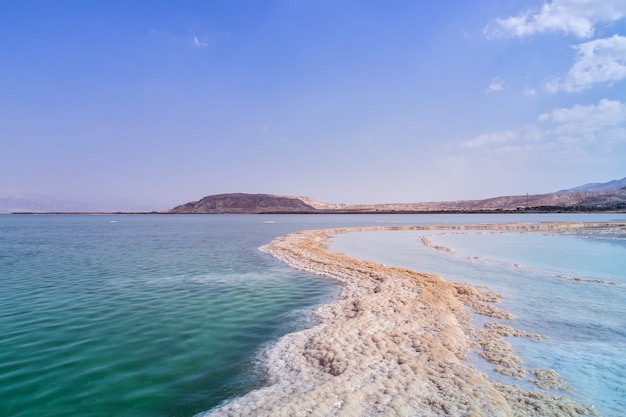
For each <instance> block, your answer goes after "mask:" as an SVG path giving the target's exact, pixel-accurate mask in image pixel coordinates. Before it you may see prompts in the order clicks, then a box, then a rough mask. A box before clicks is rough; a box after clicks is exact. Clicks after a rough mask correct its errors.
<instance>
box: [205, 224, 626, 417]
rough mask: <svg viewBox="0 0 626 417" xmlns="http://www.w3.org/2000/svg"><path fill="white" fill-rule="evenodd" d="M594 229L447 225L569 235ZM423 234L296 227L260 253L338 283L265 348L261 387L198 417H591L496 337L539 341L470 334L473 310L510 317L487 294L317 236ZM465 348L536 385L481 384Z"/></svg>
mask: <svg viewBox="0 0 626 417" xmlns="http://www.w3.org/2000/svg"><path fill="white" fill-rule="evenodd" d="M600 226H602V225H589V224H580V223H576V224H541V225H502V226H497V225H496V226H494V225H489V226H458V227H456V228H454V229H457V230H461V229H469V230H507V229H514V230H528V231H546V232H549V231H556V230H559V231H563V230H568V231H576V232H581V231H584V230H585V229H588V228H590V227H600ZM621 227H622V228H623V225H621ZM425 229H429V230H435V229H438V227H434V226H428V227H375V228H350V229H348V228H342V229H332V230H322V231H304V232H299V233H295V234H291V235H287V236H283V237H280V238H278V239H277V240H275V241H274V242H272V243H270V244H269V245H267V246H264V247H262V248H261V250H262V251H265V252H267V253H270V254H272V255H273V256H275V257H276V258H278V259H280V260H282V261H284V262H285V263H287V264H288V265H290V266H292V267H294V268H297V269H301V270H304V271H308V272H312V273H315V274H319V275H323V276H326V277H329V278H333V279H336V280H339V281H341V282H342V283H343V288H342V291H341V294H340V297H339V299H338V300H336V302H334V303H332V304H328V305H324V306H322V307H320V308H319V309H318V310H316V313H315V314H316V318H317V320H318V322H317V325H315V326H314V327H312V328H310V329H307V330H304V331H300V332H297V333H292V334H288V335H286V336H284V337H283V338H281V339H280V340H279V341H278V342H277V343H276V344H275V345H274V346H272V347H271V348H270V349H268V351H267V352H265V354H264V355H265V357H264V359H265V364H266V367H267V373H268V375H269V385H268V386H267V387H264V388H262V389H259V390H256V391H253V392H251V393H249V394H247V395H245V396H243V397H241V398H238V399H235V400H232V401H230V402H228V403H226V404H224V405H223V406H222V407H220V408H218V409H216V410H212V411H211V412H208V413H206V416H251V415H254V416H346V417H347V416H374V415H376V416H378V415H380V416H474V417H476V416H579V415H594V414H595V412H594V408H593V406H587V405H582V404H578V403H576V402H574V401H572V400H571V399H569V398H568V397H567V395H566V391H561V394H559V393H558V392H559V391H555V390H558V389H559V388H561V387H562V386H563V383H562V380H561V379H560V377H559V376H558V374H557V373H556V372H554V371H552V370H549V369H532V370H527V369H525V367H524V364H523V361H522V360H521V358H520V357H519V356H518V355H517V354H516V353H515V352H514V351H513V349H512V347H511V345H510V344H509V343H508V342H507V341H506V338H508V337H525V338H532V339H536V340H540V339H541V338H542V336H541V335H536V334H528V333H525V332H522V331H519V330H517V329H514V328H513V327H511V326H507V325H502V324H498V323H487V324H486V325H485V326H484V327H481V328H478V327H476V326H475V325H474V324H472V321H471V314H473V313H476V314H481V315H485V316H488V317H492V318H494V319H510V318H511V317H512V316H511V314H510V313H508V312H506V311H504V310H502V309H500V308H498V307H497V306H496V304H497V303H498V301H499V296H498V294H494V293H492V292H488V291H484V290H482V289H478V288H475V287H471V286H469V285H463V284H455V283H449V282H447V281H446V280H445V279H443V278H442V277H440V276H437V275H431V274H425V273H419V272H416V271H412V270H409V269H401V268H389V267H385V266H383V265H380V264H376V263H373V262H368V261H362V260H356V259H353V258H350V257H348V256H346V255H343V254H338V253H332V252H330V251H328V240H329V239H330V238H331V237H332V236H334V235H335V234H338V233H345V232H354V231H364V230H367V231H372V230H425ZM441 229H444V227H442V228H441ZM445 229H451V227H450V226H445ZM424 243H425V244H427V243H428V242H424ZM472 352H477V353H478V355H479V356H481V357H482V358H484V359H485V360H487V361H489V362H490V363H492V364H493V366H494V369H495V370H496V371H497V372H500V373H502V374H504V375H509V376H512V377H513V378H518V379H521V378H528V379H531V380H532V381H533V382H535V383H536V386H537V389H536V390H533V391H524V390H522V389H521V388H520V387H519V386H517V385H508V384H505V383H502V382H501V381H498V382H496V381H491V380H489V379H488V378H487V376H486V375H485V374H483V373H482V372H480V371H479V370H477V369H476V368H475V367H474V366H472V364H471V362H470V361H469V360H468V357H469V355H470V353H472ZM546 389H551V391H547V390H546ZM555 392H556V394H555Z"/></svg>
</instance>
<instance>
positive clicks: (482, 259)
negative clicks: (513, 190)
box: [333, 231, 626, 417]
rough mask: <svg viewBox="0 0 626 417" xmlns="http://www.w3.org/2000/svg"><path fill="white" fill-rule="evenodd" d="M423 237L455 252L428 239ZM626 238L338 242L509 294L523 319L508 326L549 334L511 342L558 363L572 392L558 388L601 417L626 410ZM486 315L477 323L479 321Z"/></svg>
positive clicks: (345, 238) (380, 237) (482, 235)
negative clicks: (593, 408)
mask: <svg viewBox="0 0 626 417" xmlns="http://www.w3.org/2000/svg"><path fill="white" fill-rule="evenodd" d="M423 235H426V236H428V238H429V239H430V240H431V241H432V243H433V244H435V245H440V246H444V247H447V248H451V249H453V251H452V252H447V251H442V250H437V249H435V248H434V247H432V246H424V245H423V244H422V243H421V236H423ZM625 239H626V236H619V237H617V238H616V236H606V235H584V236H574V235H562V234H558V235H545V234H541V233H514V232H507V233H501V232H497V233H494V232H469V233H468V232H458V231H448V232H442V231H401V232H394V231H390V232H363V233H349V234H346V235H340V236H337V237H336V238H335V239H334V243H333V249H334V250H336V251H339V252H343V253H346V254H348V255H350V256H353V257H357V258H360V259H368V260H372V261H375V262H379V263H383V264H385V265H388V266H399V267H409V268H412V269H416V270H420V271H424V272H430V273H437V274H439V275H442V276H444V277H445V278H446V279H448V280H450V281H455V282H467V283H470V284H473V285H483V286H485V285H486V286H488V287H489V288H490V289H492V290H495V291H497V292H499V293H501V294H503V300H502V303H501V305H500V306H501V307H502V308H504V309H505V310H507V311H509V312H512V313H513V314H514V315H515V316H516V318H515V319H514V320H512V321H510V322H506V321H503V323H508V324H510V325H512V326H513V327H516V328H519V329H521V330H524V331H527V332H531V333H538V334H542V335H544V336H546V337H547V338H546V339H545V340H543V341H535V340H529V339H519V338H511V339H509V341H510V343H511V344H512V345H513V346H514V348H515V349H516V351H517V352H518V353H519V354H520V355H521V356H522V357H523V360H524V363H525V366H526V367H527V368H528V369H534V368H541V369H555V370H557V371H558V372H559V374H560V375H561V377H562V378H563V379H564V380H565V382H566V385H567V387H568V389H569V391H567V392H565V393H563V392H558V391H557V393H560V394H567V395H569V396H571V397H572V398H573V399H575V400H576V401H578V402H581V403H583V404H594V405H595V407H596V409H597V410H598V411H599V412H600V414H601V415H603V416H607V417H618V416H622V415H623V410H625V409H626V390H625V389H624V387H626V374H624V373H623V369H625V368H626V355H624V354H623V352H626V240H625ZM574 278H576V279H579V280H574ZM592 280H593V282H592ZM596 281H597V282H596ZM609 283H612V284H609ZM484 321H485V320H484V319H481V318H480V317H478V318H477V320H476V322H477V324H482V323H483V322H484ZM489 321H492V320H489ZM474 360H475V361H476V366H477V367H478V368H479V369H481V370H483V371H484V372H486V373H487V374H489V375H490V377H491V378H494V379H497V380H502V381H505V382H507V383H514V384H517V385H521V386H523V388H525V389H529V390H532V389H534V387H533V386H532V385H531V384H530V383H529V382H527V381H525V380H522V381H517V380H513V379H511V378H508V377H503V376H499V375H496V374H495V373H493V372H492V371H491V366H490V365H489V364H486V363H484V362H481V360H480V359H478V357H476V358H474Z"/></svg>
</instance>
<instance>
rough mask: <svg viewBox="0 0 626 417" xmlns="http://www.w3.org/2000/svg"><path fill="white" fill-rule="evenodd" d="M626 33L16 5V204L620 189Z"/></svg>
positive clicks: (462, 17)
mask: <svg viewBox="0 0 626 417" xmlns="http://www.w3.org/2000/svg"><path fill="white" fill-rule="evenodd" d="M625 34H626V3H624V2H623V1H620V0H605V1H601V0H584V1H580V0H578V1H574V0H549V1H547V2H543V1H526V0H525V1H515V2H513V1H499V2H485V3H457V2H455V3H453V4H451V3H450V2H440V3H432V4H430V3H429V4H424V3H423V2H405V1H392V2H373V1H365V2H363V1H346V2H331V1H319V2H317V1H316V2H307V3H305V2H285V1H278V0H268V1H232V2H206V1H180V2H149V3H146V2H126V1H120V0H114V1H108V2H78V3H77V2H70V1H63V0H60V1H56V2H39V1H30V0H27V1H22V2H3V3H0V39H2V42H1V43H0V45H2V46H0V61H1V62H2V65H1V66H0V92H1V94H0V145H2V152H0V199H1V198H11V196H13V198H19V196H43V197H40V198H43V199H48V200H49V201H50V202H52V203H54V204H73V203H72V202H74V203H75V204H78V205H79V206H80V207H83V208H82V210H85V209H90V210H91V209H93V210H103V211H104V210H112V211H114V210H119V211H130V210H139V211H141V210H163V209H168V208H172V207H174V206H176V205H178V204H182V203H185V202H188V201H194V200H198V199H200V198H202V197H204V196H207V195H212V194H221V193H232V192H243V193H268V194H279V195H291V196H295V195H301V196H307V197H310V198H313V199H315V200H319V201H322V202H329V203H353V204H377V203H391V202H394V203H396V202H397V203H401V202H420V201H421V202H423V201H455V200H467V199H483V198H489V197H495V196H500V195H523V194H526V193H530V194H544V193H550V192H555V191H558V190H561V189H566V188H571V187H576V186H580V185H583V184H586V183H589V182H599V183H601V182H607V181H611V180H615V179H620V178H622V177H623V176H624V169H623V167H624V166H626V102H625V101H624V97H626V83H625V81H624V79H625V78H626V35H625ZM76 209H77V210H78V209H79V208H76ZM0 211H1V210H0Z"/></svg>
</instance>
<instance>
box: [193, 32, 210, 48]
mask: <svg viewBox="0 0 626 417" xmlns="http://www.w3.org/2000/svg"><path fill="white" fill-rule="evenodd" d="M193 46H195V47H196V48H206V47H207V46H209V42H207V41H206V40H204V39H203V40H200V39H199V38H198V36H196V35H193Z"/></svg>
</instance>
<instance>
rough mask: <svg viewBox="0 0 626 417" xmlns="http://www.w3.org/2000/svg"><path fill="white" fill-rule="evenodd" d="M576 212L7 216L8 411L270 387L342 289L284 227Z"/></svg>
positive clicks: (1, 245) (107, 406) (183, 410)
mask: <svg viewBox="0 0 626 417" xmlns="http://www.w3.org/2000/svg"><path fill="white" fill-rule="evenodd" d="M565 217H566V218H565V219H563V218H559V217H558V216H481V215H471V216H457V215H444V216H431V215H418V216H406V215H404V216H403V215H398V216H387V215H372V216H368V215H359V216H345V215H342V216H300V215H295V216H287V215H284V216H155V215H133V216H112V215H111V216H109V215H105V216H71V215H56V216H47V215H38V216H26V215H7V216H0V285H1V287H0V307H1V309H0V329H1V330H2V331H1V333H0V416H35V415H36V416H61V415H63V416H74V415H75V416H82V415H90V416H109V415H117V416H192V415H194V414H196V413H198V412H201V411H203V410H208V409H211V408H213V407H215V406H218V405H219V404H221V403H222V402H223V401H225V400H228V399H230V398H234V397H237V396H240V395H243V394H245V393H247V392H249V391H251V390H254V389H256V388H259V387H260V386H262V385H264V384H265V375H264V374H263V371H262V369H263V367H262V365H261V364H260V363H259V361H258V357H259V353H260V352H262V351H263V350H264V349H265V348H266V347H267V346H269V345H271V344H272V343H274V342H275V341H276V340H277V339H278V338H279V337H281V336H282V335H284V334H286V333H288V332H292V331H296V330H298V329H301V328H304V327H307V326H310V325H311V324H312V321H311V316H310V313H311V311H312V309H313V308H315V307H316V306H318V305H319V304H321V303H325V302H328V301H330V300H332V299H333V298H334V297H336V296H337V294H338V285H337V284H336V283H335V282H334V281H330V280H327V279H322V278H318V277H316V276H314V275H311V274H307V273H302V272H298V271H295V270H292V269H291V268H289V267H287V266H285V265H283V264H282V263H281V262H279V261H277V260H275V259H274V258H272V257H271V256H269V255H267V254H263V253H260V252H259V251H258V250H257V248H258V247H259V246H261V245H263V244H265V243H268V242H269V241H271V240H272V239H274V238H275V237H277V236H280V235H284V234H287V233H291V232H294V231H297V230H302V229H322V228H331V227H343V226H371V225H380V224H381V223H386V222H391V223H394V224H395V223H398V224H407V225H424V224H476V223H482V222H492V223H504V222H508V221H520V220H521V221H540V220H580V219H579V218H578V217H573V216H565ZM580 217H581V219H585V220H588V221H600V220H608V219H610V217H611V216H609V218H607V217H606V216H580ZM376 239H378V238H376ZM372 248H377V249H375V251H378V252H380V253H383V254H389V253H390V252H391V250H390V247H388V246H386V245H383V246H382V247H381V246H376V245H373V246H372ZM459 248H460V245H459ZM422 266H423V265H415V269H417V270H424V268H422ZM467 267H468V265H465V266H460V267H459V270H460V271H461V272H462V270H463V268H467ZM463 281H466V279H463ZM563 282H569V281H568V280H564V279H563ZM571 283H572V284H573V283H574V282H573V281H572V282H571ZM607 287H608V286H607ZM620 288H621V289H623V288H624V287H620ZM503 292H504V291H503ZM511 295H513V296H514V295H515V293H514V292H513V293H512V294H511ZM505 298H506V300H508V297H507V296H506V294H505ZM511 298H512V299H515V297H511ZM506 300H505V301H506ZM622 305H623V304H622ZM522 317H523V314H519V318H520V319H522ZM621 317H623V315H622V316H621ZM618 320H619V318H618ZM531 322H532V320H531ZM622 328H623V327H622ZM609 330H610V329H609ZM616 349H617V351H618V352H621V351H620V346H617V347H616ZM566 353H567V354H569V353H570V351H569V350H566ZM614 356H618V357H619V356H620V355H619V354H618V355H614ZM571 360H573V361H574V362H576V360H578V358H577V357H575V358H573V359H571ZM573 367H575V366H573ZM565 377H566V376H565ZM568 382H569V381H568ZM618 382H619V380H618ZM585 395H586V393H585ZM607 415H610V414H607Z"/></svg>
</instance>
